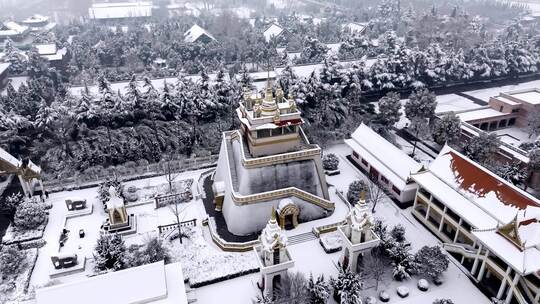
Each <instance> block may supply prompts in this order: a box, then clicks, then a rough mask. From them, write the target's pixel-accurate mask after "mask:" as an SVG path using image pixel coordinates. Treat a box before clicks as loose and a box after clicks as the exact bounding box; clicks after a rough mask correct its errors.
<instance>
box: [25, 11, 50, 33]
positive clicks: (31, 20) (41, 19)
mask: <svg viewBox="0 0 540 304" xmlns="http://www.w3.org/2000/svg"><path fill="white" fill-rule="evenodd" d="M49 20H50V19H49V17H47V16H43V15H39V14H36V15H33V16H30V17H28V18H26V19H25V20H23V21H22V24H24V25H25V26H28V27H29V28H30V30H31V31H33V32H37V31H41V30H51V29H52V28H54V26H55V25H56V24H55V23H49Z"/></svg>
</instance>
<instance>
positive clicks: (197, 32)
mask: <svg viewBox="0 0 540 304" xmlns="http://www.w3.org/2000/svg"><path fill="white" fill-rule="evenodd" d="M202 36H207V37H208V38H210V39H211V40H214V41H215V40H216V38H214V36H212V35H211V34H210V33H209V32H208V31H207V30H205V29H203V28H202V27H200V26H199V25H197V24H194V25H193V26H192V27H191V28H190V29H189V30H187V31H186V32H185V33H184V41H186V42H190V43H193V42H195V41H197V40H198V39H199V38H201V37H202Z"/></svg>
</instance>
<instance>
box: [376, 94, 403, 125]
mask: <svg viewBox="0 0 540 304" xmlns="http://www.w3.org/2000/svg"><path fill="white" fill-rule="evenodd" d="M400 118H401V103H400V97H399V94H398V93H394V92H389V93H387V94H386V96H383V97H382V98H381V99H379V114H378V118H377V121H378V122H379V123H380V124H382V125H383V126H386V127H392V126H393V125H394V124H395V123H397V122H398V121H399V119H400Z"/></svg>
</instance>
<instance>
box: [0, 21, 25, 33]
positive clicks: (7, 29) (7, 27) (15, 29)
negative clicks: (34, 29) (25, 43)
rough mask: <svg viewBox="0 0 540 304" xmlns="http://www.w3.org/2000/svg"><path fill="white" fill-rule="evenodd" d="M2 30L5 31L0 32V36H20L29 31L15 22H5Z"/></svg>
mask: <svg viewBox="0 0 540 304" xmlns="http://www.w3.org/2000/svg"><path fill="white" fill-rule="evenodd" d="M2 28H4V29H3V30H0V36H15V35H20V34H23V33H24V32H26V31H27V30H28V26H24V25H20V24H18V23H16V22H13V21H9V22H4V23H3V26H2Z"/></svg>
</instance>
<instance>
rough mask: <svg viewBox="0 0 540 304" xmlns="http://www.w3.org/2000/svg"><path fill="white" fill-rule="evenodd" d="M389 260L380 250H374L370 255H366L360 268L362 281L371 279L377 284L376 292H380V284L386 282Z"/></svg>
mask: <svg viewBox="0 0 540 304" xmlns="http://www.w3.org/2000/svg"><path fill="white" fill-rule="evenodd" d="M387 261H388V260H387V259H386V258H385V257H384V255H382V254H381V252H380V250H378V249H377V248H374V249H373V250H371V251H370V253H369V254H365V255H364V256H363V259H362V265H361V266H360V273H361V275H362V279H364V280H368V279H371V280H373V281H374V282H375V290H376V291H379V283H380V282H382V281H383V280H384V275H385V270H386V267H387V265H388V264H387Z"/></svg>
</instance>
